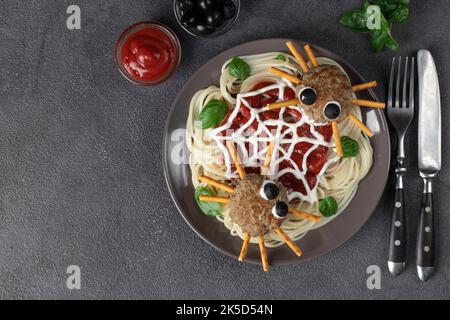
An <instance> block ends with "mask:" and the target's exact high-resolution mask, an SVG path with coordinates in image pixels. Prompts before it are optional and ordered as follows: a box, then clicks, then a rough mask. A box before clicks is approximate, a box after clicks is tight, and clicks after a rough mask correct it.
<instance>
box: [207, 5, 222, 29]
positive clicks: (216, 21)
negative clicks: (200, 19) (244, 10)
mask: <svg viewBox="0 0 450 320" xmlns="http://www.w3.org/2000/svg"><path fill="white" fill-rule="evenodd" d="M205 21H206V24H208V25H210V26H214V27H217V26H220V25H221V24H222V23H223V19H222V12H221V11H220V10H219V9H217V8H215V7H212V8H211V9H208V10H206V12H205Z"/></svg>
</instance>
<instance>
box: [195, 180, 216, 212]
mask: <svg viewBox="0 0 450 320" xmlns="http://www.w3.org/2000/svg"><path fill="white" fill-rule="evenodd" d="M202 195H204V196H215V195H216V194H215V193H214V192H213V191H212V190H211V189H210V188H208V187H198V188H197V189H195V200H196V201H197V204H198V206H199V208H200V210H202V212H203V213H204V214H205V215H207V216H210V217H215V216H220V215H221V214H222V212H221V206H220V203H217V202H207V201H200V199H199V198H200V196H202Z"/></svg>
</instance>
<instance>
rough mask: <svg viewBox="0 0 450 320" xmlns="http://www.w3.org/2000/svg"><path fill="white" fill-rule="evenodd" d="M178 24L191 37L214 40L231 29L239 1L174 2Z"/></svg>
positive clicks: (237, 12)
mask: <svg viewBox="0 0 450 320" xmlns="http://www.w3.org/2000/svg"><path fill="white" fill-rule="evenodd" d="M173 3H174V4H173V9H174V11H175V16H176V18H177V21H178V23H179V24H180V25H181V26H182V27H183V29H184V30H186V31H187V32H188V33H190V34H191V35H193V36H196V37H202V38H214V37H217V36H220V35H222V34H224V33H225V32H227V31H228V30H230V29H231V27H232V26H233V25H234V23H235V22H236V20H237V17H238V15H239V9H240V0H174V2H173Z"/></svg>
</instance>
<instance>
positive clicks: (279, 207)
mask: <svg viewBox="0 0 450 320" xmlns="http://www.w3.org/2000/svg"><path fill="white" fill-rule="evenodd" d="M288 211H289V207H288V205H287V204H286V202H283V201H278V202H277V204H276V205H274V206H273V208H272V214H273V215H274V216H275V217H277V218H278V219H282V218H284V217H286V216H287V214H288Z"/></svg>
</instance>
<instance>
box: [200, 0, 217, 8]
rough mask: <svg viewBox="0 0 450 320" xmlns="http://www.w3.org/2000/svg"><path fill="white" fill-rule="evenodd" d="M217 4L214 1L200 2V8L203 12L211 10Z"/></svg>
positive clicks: (202, 0) (203, 0) (201, 0)
mask: <svg viewBox="0 0 450 320" xmlns="http://www.w3.org/2000/svg"><path fill="white" fill-rule="evenodd" d="M215 4H216V1H214V0H199V1H198V6H199V7H200V8H202V9H203V10H206V9H208V8H210V7H212V6H213V5H215Z"/></svg>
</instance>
